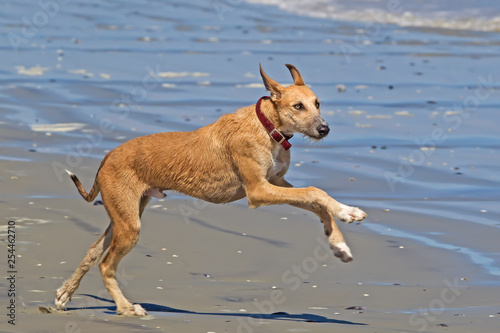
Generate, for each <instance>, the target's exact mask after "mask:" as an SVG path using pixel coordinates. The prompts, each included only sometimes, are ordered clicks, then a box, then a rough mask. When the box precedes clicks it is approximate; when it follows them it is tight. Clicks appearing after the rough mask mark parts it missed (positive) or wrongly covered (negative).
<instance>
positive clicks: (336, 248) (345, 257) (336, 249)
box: [332, 243, 352, 262]
mask: <svg viewBox="0 0 500 333" xmlns="http://www.w3.org/2000/svg"><path fill="white" fill-rule="evenodd" d="M332 250H333V253H334V254H335V256H336V257H337V258H340V260H342V261H343V262H349V261H352V254H351V249H350V248H349V246H347V244H346V243H338V244H337V245H333V246H332Z"/></svg>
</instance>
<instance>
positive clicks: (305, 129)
mask: <svg viewBox="0 0 500 333" xmlns="http://www.w3.org/2000/svg"><path fill="white" fill-rule="evenodd" d="M286 67H288V69H289V70H290V73H291V74H292V77H293V82H294V84H293V85H291V86H288V87H283V86H282V85H280V84H279V83H278V82H276V81H274V80H273V79H271V78H270V77H269V76H268V75H267V74H266V73H265V72H264V70H263V69H262V66H261V67H260V75H261V76H262V80H263V81H264V85H265V86H266V89H267V90H268V91H269V92H270V93H271V101H272V102H273V105H274V107H275V109H276V110H277V112H278V115H279V117H280V121H281V125H280V126H279V127H280V128H279V129H280V131H281V132H282V133H285V134H293V133H295V132H299V133H302V134H304V135H306V136H308V137H310V138H311V139H314V140H321V139H322V138H324V137H325V136H327V135H328V132H330V128H329V127H328V124H327V123H326V122H325V120H324V119H323V117H321V114H320V101H319V99H318V97H316V95H315V94H314V93H313V92H312V91H311V89H309V88H308V87H306V85H305V83H304V79H302V75H300V73H299V71H298V70H297V68H295V66H293V65H289V64H287V65H286Z"/></svg>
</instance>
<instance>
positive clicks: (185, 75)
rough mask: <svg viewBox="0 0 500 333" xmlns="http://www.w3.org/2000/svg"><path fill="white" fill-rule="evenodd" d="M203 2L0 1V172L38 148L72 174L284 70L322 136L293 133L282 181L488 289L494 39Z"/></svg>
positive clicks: (495, 261) (224, 106)
mask: <svg viewBox="0 0 500 333" xmlns="http://www.w3.org/2000/svg"><path fill="white" fill-rule="evenodd" d="M217 4H219V3H218V2H215V3H214V2H212V3H211V2H203V3H199V2H196V1H184V2H178V3H175V2H171V3H168V4H167V3H163V2H160V1H148V2H147V5H144V3H143V2H142V1H102V2H101V1H85V2H83V1H80V2H68V3H65V4H61V5H60V6H59V7H58V9H57V10H56V8H52V12H48V11H46V10H45V9H43V8H41V7H40V6H39V5H38V4H37V3H35V2H32V1H27V0H25V1H17V2H9V3H3V4H2V5H0V13H1V14H0V22H1V24H0V32H1V35H2V36H3V37H4V38H2V39H1V43H0V59H2V61H1V62H0V73H1V80H2V84H1V85H0V108H1V114H0V128H1V131H0V140H1V141H0V147H1V148H0V149H1V151H2V152H1V154H0V159H1V160H2V161H11V162H19V168H18V170H6V171H5V172H4V175H3V177H4V179H6V178H7V177H10V176H11V175H12V174H16V172H17V173H19V172H20V171H22V169H23V163H26V162H28V161H34V162H36V161H37V160H39V159H38V158H37V155H39V154H51V155H53V156H54V160H53V162H52V163H54V162H57V163H58V164H57V165H58V166H60V167H62V166H64V167H67V168H68V169H71V170H72V171H74V172H75V173H77V174H78V173H79V172H87V171H88V168H89V165H90V164H91V163H93V164H94V165H95V164H97V161H98V160H100V159H101V158H102V157H103V156H104V154H105V153H106V152H107V151H109V150H111V149H113V148H114V147H116V146H117V145H119V144H121V143H123V142H125V141H127V140H129V139H131V138H133V137H136V136H139V135H144V134H149V133H153V132H160V131H174V130H175V131H187V130H193V129H196V128H199V127H201V126H205V125H207V124H210V123H212V122H213V121H215V120H216V119H217V118H218V117H219V116H220V115H221V114H223V113H228V112H232V111H233V110H235V109H236V108H238V107H240V106H244V105H249V104H253V103H255V102H256V101H257V100H258V98H259V97H260V96H262V95H264V94H266V92H265V91H264V89H263V88H262V86H261V85H260V82H261V81H260V79H259V75H258V64H259V62H260V63H262V65H263V67H264V68H265V70H266V71H267V73H268V74H269V75H270V76H271V77H273V78H275V79H276V80H278V81H280V82H284V83H290V82H291V78H290V76H289V74H288V72H287V70H286V68H285V67H284V66H283V64H285V63H292V64H295V65H296V66H297V67H298V68H299V70H300V71H301V72H302V75H303V76H304V78H305V80H306V82H307V83H308V84H309V85H310V87H311V88H312V89H313V90H314V91H315V92H316V93H317V95H318V96H319V98H320V99H321V100H322V112H323V114H324V117H325V119H326V120H327V121H328V122H329V123H330V125H331V127H332V132H331V134H330V135H329V136H328V137H327V138H326V139H325V140H323V142H321V143H319V144H311V143H309V142H308V141H307V140H301V138H300V135H297V136H296V137H295V138H294V139H292V144H293V148H292V164H291V167H290V171H289V175H288V179H289V180H290V181H291V182H292V183H293V184H295V185H296V186H308V185H315V186H319V187H321V188H323V189H325V190H326V191H328V193H330V194H331V195H332V196H334V197H335V198H337V199H338V200H339V201H342V202H345V203H347V204H352V205H358V206H360V207H362V208H363V209H366V210H367V212H368V213H369V216H370V217H369V218H368V220H367V221H366V222H364V223H363V224H361V225H360V226H359V228H365V226H366V228H367V229H368V230H369V232H374V233H380V234H384V235H385V234H390V235H392V236H394V237H400V238H403V239H406V238H410V239H412V240H414V241H416V242H417V243H418V242H420V243H423V244H425V245H426V246H430V247H436V248H439V249H444V250H447V251H449V253H450V255H451V256H455V255H463V257H464V262H466V263H467V266H466V267H467V270H470V271H476V270H479V272H480V273H478V274H482V275H483V276H484V281H496V282H498V275H499V270H500V256H499V253H500V251H499V249H498V236H499V235H500V222H499V220H500V208H499V204H498V200H499V196H500V190H499V185H500V184H499V180H500V171H499V170H500V169H499V168H498V165H499V162H500V156H499V146H500V140H499V136H498V129H497V128H498V122H499V121H500V119H499V116H498V108H499V107H500V99H499V97H500V69H499V67H498V59H499V56H500V48H499V45H500V35H498V34H497V33H493V32H476V31H468V30H443V29H433V27H426V28H425V29H419V28H408V27H399V26H392V25H385V24H379V25H377V29H376V30H365V28H366V26H365V24H364V23H362V22H360V23H356V22H342V21H335V20H330V19H321V18H310V17H307V16H295V15H294V14H289V13H286V12H284V11H280V10H279V9H277V8H275V7H264V6H254V5H250V4H246V3H244V2H234V3H233V4H232V5H227V4H226V5H225V7H218V6H217ZM489 4H491V2H489ZM495 8H496V7H495ZM44 13H45V14H44ZM52 14H53V15H52ZM495 15H496V14H495ZM44 17H46V18H47V20H46V22H45V21H44V19H43V18H44ZM26 20H27V21H29V22H31V24H32V26H30V25H29V24H28V25H27V26H25V24H26ZM37 20H39V21H37ZM37 22H38V23H37ZM36 25H38V26H36ZM29 28H31V30H30V29H29ZM26 29H28V30H26ZM13 38H14V39H13ZM341 86H343V88H341ZM344 88H345V91H344ZM75 124H82V125H81V126H80V125H75ZM43 125H51V126H52V127H43ZM29 150H31V152H30V155H28V156H29V158H27V157H26V154H25V153H26V152H28V151H29ZM94 159H95V160H94ZM92 172H94V171H92ZM57 177H58V175H57V174H56V173H54V179H57ZM35 192H36V193H32V192H31V193H27V194H26V198H30V197H32V196H34V195H35V196H36V195H38V196H40V195H45V193H43V189H42V187H41V186H37V190H36V191H35ZM68 195H74V196H75V197H76V196H77V195H76V194H75V193H74V192H71V193H68ZM2 196H4V197H5V198H6V199H9V198H10V194H9V193H5V194H4V193H3V194H2ZM384 210H389V211H384ZM389 229H390V230H389ZM456 249H461V251H456Z"/></svg>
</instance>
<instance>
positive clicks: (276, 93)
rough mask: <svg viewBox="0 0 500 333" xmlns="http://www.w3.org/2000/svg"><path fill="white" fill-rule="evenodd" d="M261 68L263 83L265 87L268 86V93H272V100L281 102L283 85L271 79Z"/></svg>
mask: <svg viewBox="0 0 500 333" xmlns="http://www.w3.org/2000/svg"><path fill="white" fill-rule="evenodd" d="M259 67H260V76H262V81H264V86H266V89H267V91H269V92H270V93H271V100H273V101H279V100H280V99H281V95H282V94H283V91H284V89H283V87H282V86H281V84H279V83H278V82H276V81H274V80H273V79H271V78H270V77H269V76H268V75H267V74H266V73H265V72H264V70H263V69H262V66H261V65H260V64H259Z"/></svg>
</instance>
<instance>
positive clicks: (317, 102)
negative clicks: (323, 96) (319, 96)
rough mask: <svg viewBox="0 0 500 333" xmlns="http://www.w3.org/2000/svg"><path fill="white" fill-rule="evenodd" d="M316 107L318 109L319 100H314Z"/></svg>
mask: <svg viewBox="0 0 500 333" xmlns="http://www.w3.org/2000/svg"><path fill="white" fill-rule="evenodd" d="M316 109H319V101H316Z"/></svg>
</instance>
